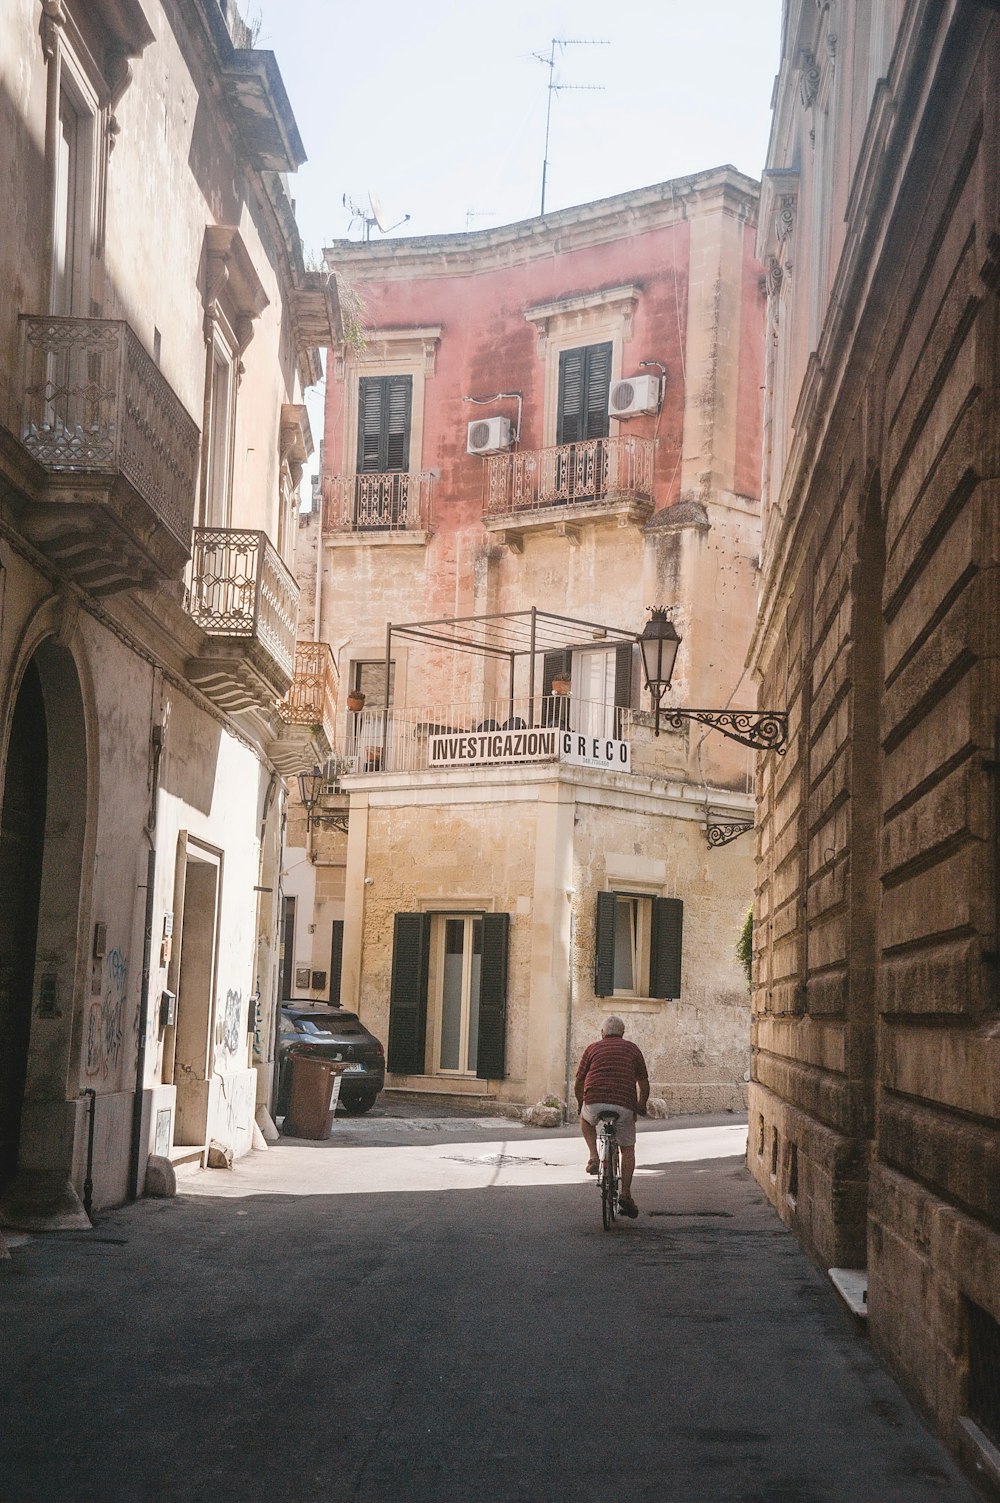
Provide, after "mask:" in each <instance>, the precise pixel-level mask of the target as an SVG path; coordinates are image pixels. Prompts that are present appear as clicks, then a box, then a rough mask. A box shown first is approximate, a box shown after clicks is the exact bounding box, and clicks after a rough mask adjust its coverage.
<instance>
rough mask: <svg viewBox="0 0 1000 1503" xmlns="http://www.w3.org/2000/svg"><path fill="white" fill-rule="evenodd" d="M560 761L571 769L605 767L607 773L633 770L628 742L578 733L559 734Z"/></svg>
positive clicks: (566, 732) (565, 732)
mask: <svg viewBox="0 0 1000 1503" xmlns="http://www.w3.org/2000/svg"><path fill="white" fill-rule="evenodd" d="M559 760H560V762H568V763H569V764H570V766H571V767H603V768H604V770H605V771H606V772H630V771H631V770H632V760H631V751H630V748H629V744H628V742H627V741H615V740H613V739H612V738H611V737H610V736H585V735H583V734H582V732H578V731H560V732H559Z"/></svg>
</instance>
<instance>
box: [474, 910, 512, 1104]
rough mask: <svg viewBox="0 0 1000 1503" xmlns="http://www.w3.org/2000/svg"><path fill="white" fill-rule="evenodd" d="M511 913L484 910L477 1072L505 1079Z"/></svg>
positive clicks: (481, 1078)
mask: <svg viewBox="0 0 1000 1503" xmlns="http://www.w3.org/2000/svg"><path fill="white" fill-rule="evenodd" d="M509 939H510V914H509V913H484V914H483V958H482V966H481V968H480V973H479V1047H478V1049H477V1051H476V1074H477V1076H478V1077H479V1079H480V1080H502V1079H503V1076H504V1068H505V1065H506V1042H507V947H508V943H509Z"/></svg>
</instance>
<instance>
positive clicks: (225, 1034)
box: [221, 991, 243, 1054]
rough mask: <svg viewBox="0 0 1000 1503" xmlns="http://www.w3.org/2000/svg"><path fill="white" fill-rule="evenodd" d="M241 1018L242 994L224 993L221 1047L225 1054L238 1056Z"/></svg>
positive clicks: (234, 992)
mask: <svg viewBox="0 0 1000 1503" xmlns="http://www.w3.org/2000/svg"><path fill="white" fill-rule="evenodd" d="M242 1016H243V994H242V992H238V991H228V992H227V993H226V1007H225V1011H224V1012H223V1014H222V1039H221V1043H222V1047H223V1049H224V1050H225V1052H226V1053H227V1054H238V1053H239V1048H240V1043H241V1029H240V1019H241V1018H242Z"/></svg>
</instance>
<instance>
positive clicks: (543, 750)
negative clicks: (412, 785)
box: [427, 726, 561, 767]
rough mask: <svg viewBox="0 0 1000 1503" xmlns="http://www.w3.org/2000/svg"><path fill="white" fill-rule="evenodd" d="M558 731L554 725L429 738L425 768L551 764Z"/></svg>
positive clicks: (554, 754)
mask: <svg viewBox="0 0 1000 1503" xmlns="http://www.w3.org/2000/svg"><path fill="white" fill-rule="evenodd" d="M560 734H561V732H560V731H558V730H557V729H556V727H555V726H541V727H536V728H535V729H533V730H523V731H473V732H471V733H456V734H454V735H447V736H431V738H430V740H429V741H428V743H427V765H428V767H481V766H483V765H484V764H486V763H490V762H554V761H555V759H556V757H557V756H558V754H559V737H560Z"/></svg>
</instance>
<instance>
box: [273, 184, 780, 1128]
mask: <svg viewBox="0 0 1000 1503" xmlns="http://www.w3.org/2000/svg"><path fill="white" fill-rule="evenodd" d="M756 207H757V184H756V183H754V182H751V181H750V180H748V179H746V178H743V177H741V176H740V175H739V174H738V173H736V172H735V171H734V170H733V169H731V168H722V169H718V170H715V171H710V172H705V173H700V174H697V175H695V176H693V177H690V178H685V179H681V180H678V181H676V182H672V183H664V184H660V185H657V186H655V187H651V188H648V189H644V190H640V191H637V192H634V193H629V194H624V195H622V196H620V197H617V198H613V199H609V200H604V201H601V202H597V203H592V204H586V205H583V206H581V207H578V208H574V209H567V210H564V211H561V212H559V213H556V214H552V215H548V216H546V217H545V218H543V219H536V220H530V221H527V222H525V223H522V224H516V225H512V226H507V227H505V228H503V229H498V230H491V231H484V232H481V233H472V234H466V235H453V236H441V237H431V238H426V239H412V240H390V241H385V242H382V243H370V244H363V245H356V244H348V243H339V244H337V245H334V246H332V247H330V248H329V250H328V251H327V262H328V265H329V266H330V267H331V269H332V270H334V271H335V272H336V273H337V275H338V277H339V278H340V279H341V281H342V283H343V284H345V286H346V288H347V289H349V291H344V290H342V302H343V303H344V306H345V308H349V309H350V314H349V315H348V314H345V324H346V326H347V329H348V332H349V333H350V332H351V329H352V327H353V328H354V330H355V334H356V337H355V338H354V340H353V341H352V340H350V339H345V341H344V343H343V344H342V345H341V346H340V347H339V348H337V349H335V350H334V351H332V352H331V356H330V362H329V370H328V381H327V396H326V421H325V436H324V448H323V455H324V462H323V483H322V489H323V511H322V517H321V518H319V519H316V518H313V519H310V522H309V524H308V525H309V529H310V531H309V536H310V538H311V540H312V541H313V542H314V543H315V549H316V551H315V558H316V563H317V570H318V573H317V574H316V575H315V576H314V583H313V591H312V593H313V595H314V596H315V599H316V600H317V601H318V616H317V620H318V622H319V627H318V631H317V635H318V636H319V638H320V639H321V640H323V641H327V642H329V643H331V645H332V647H333V650H334V653H335V655H336V657H337V661H338V666H339V670H340V675H341V680H342V682H343V683H344V685H345V687H346V688H347V689H348V690H349V691H361V692H362V693H364V695H365V703H364V707H363V708H360V709H358V710H354V711H352V710H351V709H350V707H349V704H348V705H346V706H345V708H343V710H342V714H341V719H340V724H339V736H338V753H339V756H340V761H339V763H338V764H334V765H333V773H332V776H331V779H330V783H329V796H328V797H327V798H325V799H324V801H323V803H322V804H321V807H320V809H319V811H318V812H319V813H320V815H321V817H322V814H323V812H324V809H325V810H326V813H327V814H329V813H330V812H331V811H334V810H335V809H336V808H337V807H338V805H339V807H340V808H341V809H342V811H343V812H344V813H346V814H347V816H348V833H347V835H346V837H345V836H343V835H342V834H337V833H334V832H332V831H329V830H324V829H322V828H320V829H317V828H312V829H311V830H309V831H308V832H306V831H305V829H304V826H303V822H302V821H301V819H300V818H299V817H297V816H295V815H294V811H293V819H292V821H291V823H290V827H289V842H290V849H289V855H288V861H287V868H288V872H287V877H286V892H287V893H288V895H289V898H290V899H292V900H294V903H295V911H294V913H293V912H292V911H291V910H290V913H289V928H288V931H287V933H288V938H287V948H286V954H288V955H289V956H293V957H294V962H295V963H294V964H293V965H291V964H290V966H289V974H288V982H289V986H290V987H291V988H292V990H293V992H294V994H296V995H300V996H302V995H305V996H312V997H313V998H314V999H316V1000H319V999H325V998H326V997H327V996H329V995H330V992H329V986H330V983H331V981H332V983H333V988H334V991H333V995H335V996H339V998H340V1000H341V1001H342V1003H343V1004H344V1005H345V1006H351V1007H357V1008H358V1009H359V1011H360V1013H361V1016H362V1018H363V1019H364V1021H365V1022H366V1023H367V1024H368V1025H369V1026H370V1027H371V1028H372V1029H373V1030H374V1031H375V1032H376V1033H377V1034H378V1035H379V1036H380V1037H381V1038H382V1039H383V1040H385V1041H386V1042H387V1045H388V1064H389V1071H390V1074H389V1079H390V1083H391V1084H393V1085H395V1086H398V1087H405V1088H410V1089H416V1090H421V1091H428V1090H429V1091H441V1092H444V1091H453V1092H460V1093H463V1094H472V1093H477V1092H478V1093H483V1094H488V1095H490V1096H494V1097H496V1098H499V1099H506V1100H509V1101H512V1102H522V1103H524V1102H529V1103H530V1102H534V1101H536V1100H538V1099H540V1098H542V1097H544V1096H547V1095H553V1096H557V1097H560V1098H563V1099H565V1098H566V1097H567V1095H568V1092H569V1087H570V1082H571V1075H572V1070H573V1068H574V1065H575V1061H576V1059H577V1058H578V1057H579V1054H580V1052H581V1051H582V1049H583V1047H584V1045H585V1044H586V1043H587V1042H588V1041H589V1040H590V1039H592V1038H593V1037H594V1036H595V1034H596V1031H597V1028H598V1026H599V1023H600V1020H601V1018H602V1016H604V1015H606V1013H607V1012H608V1011H609V1010H611V1009H612V1008H614V1009H615V1010H617V1011H619V1012H622V1013H623V1014H626V1015H627V1020H628V1025H629V1031H630V1034H631V1036H633V1037H634V1038H636V1039H637V1041H638V1042H639V1043H640V1044H641V1046H642V1047H643V1049H644V1050H645V1051H646V1054H647V1056H648V1058H649V1061H650V1067H651V1072H652V1076H653V1080H654V1090H655V1091H657V1092H658V1093H659V1094H661V1095H663V1096H665V1097H666V1098H667V1100H668V1101H669V1102H670V1104H671V1106H672V1107H673V1108H674V1109H681V1110H705V1109H712V1108H721V1107H726V1106H740V1105H742V1103H743V1100H744V1099H745V1098H744V1092H745V1084H744V1078H745V1071H746V1068H747V1063H748V1058H747V1030H748V1004H747V992H746V985H745V981H744V978H743V976H742V973H741V971H740V969H739V967H738V965H737V963H736V959H735V954H734V946H735V944H736V940H737V937H738V934H739V931H740V927H741V923H742V920H743V916H744V915H745V913H746V911H747V908H748V905H749V900H750V888H751V883H752V851H751V849H750V839H749V837H748V836H744V838H743V839H742V840H741V841H740V840H734V841H733V842H732V843H730V844H727V845H726V846H724V847H720V848H713V847H712V846H710V845H709V838H708V830H709V827H713V828H718V827H721V824H722V823H727V824H728V825H730V826H734V825H736V826H738V825H739V824H740V822H741V821H742V822H743V823H744V824H745V823H747V822H749V820H750V818H751V814H750V810H751V809H752V797H751V783H750V778H751V775H752V754H751V753H749V752H748V751H747V749H746V748H745V747H743V746H740V745H737V744H734V743H733V742H731V741H727V740H725V739H724V738H722V737H721V736H719V735H718V734H716V733H715V732H712V731H709V730H707V729H706V728H705V727H704V726H693V725H692V724H691V723H689V722H684V723H683V724H682V725H681V726H680V727H679V728H677V729H672V728H670V727H668V726H664V728H663V733H662V734H661V735H659V736H656V735H655V734H654V727H653V724H652V719H651V716H650V714H649V712H648V709H647V708H646V706H647V705H648V703H649V701H648V698H647V697H646V695H645V694H644V692H643V691H642V686H641V683H640V674H639V665H638V654H637V650H636V648H635V636H636V634H637V633H638V632H640V631H641V630H642V628H643V625H644V623H645V620H646V610H647V607H649V606H650V605H664V606H669V607H671V608H672V610H673V619H674V621H675V623H676V625H677V627H678V630H679V631H680V633H681V635H682V637H683V644H682V647H681V652H680V657H679V659H678V666H677V671H676V673H675V677H674V689H673V691H672V693H673V699H674V700H675V701H676V702H677V703H678V704H688V705H696V706H723V707H724V706H727V705H734V706H747V705H752V703H753V699H752V689H751V687H750V684H749V679H748V678H747V677H746V676H745V675H744V657H745V649H746V645H747V643H748V641H749V636H750V630H751V623H752V618H753V606H754V585H755V575H756V563H757V554H758V540H759V531H758V527H759V501H758V473H759V451H760V387H761V383H762V374H761V366H762V345H761V332H762V313H763V292H762V281H761V269H760V267H759V266H758V264H757V262H756V261H755V259H754V255H753V239H754V231H755V226H756ZM626 389H627V390H626ZM630 403H631V404H632V405H631V406H630V405H629V404H630ZM618 413H620V415H616V414H618ZM609 414H610V415H609ZM307 552H308V548H307V547H305V546H303V547H302V549H301V550H300V553H301V557H302V558H303V559H305V557H306V555H307ZM304 570H305V565H304V566H303V574H302V577H303V582H305V572H304ZM428 621H430V622H431V623H432V625H431V626H430V627H427V626H426V625H425V626H420V623H427V622H428ZM433 623H437V624H433ZM390 625H391V632H389V635H388V639H387V629H388V628H389V627H390ZM387 659H388V661H389V664H390V671H389V675H388V678H387V673H386V662H387ZM560 672H565V674H566V678H565V680H560V677H559V675H560ZM560 688H561V689H562V690H564V691H565V692H564V694H563V695H562V696H561V695H560V693H559V690H560ZM354 703H357V701H354ZM564 731H566V732H572V733H573V734H572V736H571V737H570V742H571V743H572V744H568V745H566V746H564V745H563V743H562V740H561V736H562V733H563V732H564ZM521 732H525V733H527V734H525V735H523V736H522V735H521V734H520V733H521ZM556 732H558V733H559V737H558V738H556V740H552V741H551V743H550V741H549V740H547V737H548V736H551V737H555V736H556ZM459 733H461V734H459ZM536 733H537V734H536ZM505 736H506V739H505ZM581 736H582V737H583V740H584V741H585V742H586V743H587V754H586V755H580V754H579V745H580V743H579V738H580V737H581ZM477 737H480V738H482V739H480V740H476V738H477ZM456 738H457V739H456ZM491 738H495V739H491ZM574 738H576V739H574ZM594 740H597V741H599V742H600V743H601V748H606V746H607V745H608V744H612V743H613V745H614V747H615V751H614V753H613V755H606V754H605V750H603V749H602V750H600V753H599V755H596V756H595V755H592V754H591V753H592V751H593V748H592V746H591V743H592V742H593V741H594ZM623 747H624V748H625V749H626V751H627V753H628V755H629V757H630V762H629V764H628V766H627V767H626V766H624V765H622V763H621V762H620V761H616V760H615V758H616V757H619V756H620V755H622V752H621V749H622V748H623ZM470 748H471V750H470ZM335 789H337V790H339V791H336V792H335V791H334V790H335ZM307 835H308V838H307ZM310 858H311V859H310ZM313 983H318V984H316V985H314V984H313Z"/></svg>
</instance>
